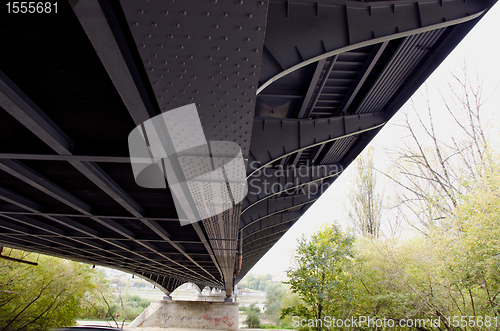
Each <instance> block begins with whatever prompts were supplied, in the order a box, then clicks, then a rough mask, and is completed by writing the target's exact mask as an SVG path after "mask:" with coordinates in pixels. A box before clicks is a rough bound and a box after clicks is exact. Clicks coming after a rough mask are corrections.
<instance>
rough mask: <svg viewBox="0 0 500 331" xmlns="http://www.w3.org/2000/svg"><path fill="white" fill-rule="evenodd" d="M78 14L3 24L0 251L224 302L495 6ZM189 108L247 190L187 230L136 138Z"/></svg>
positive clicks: (96, 7)
mask: <svg viewBox="0 0 500 331" xmlns="http://www.w3.org/2000/svg"><path fill="white" fill-rule="evenodd" d="M70 3H73V4H74V3H75V2H74V1H69V2H63V1H58V13H57V14H56V13H51V14H12V13H11V14H7V13H6V12H5V11H2V13H1V14H0V22H1V24H2V28H1V29H0V43H1V44H2V51H1V52H0V71H1V72H0V141H1V145H0V244H1V245H4V246H9V247H17V248H21V249H25V250H31V251H36V252H41V253H46V254H50V255H56V256H60V257H64V258H68V259H72V260H77V261H82V262H87V263H91V264H96V265H103V266H107V267H111V268H115V269H119V270H123V271H127V272H131V273H134V274H136V275H140V276H142V277H144V278H147V279H149V280H150V281H152V282H153V283H155V284H156V285H157V286H158V287H160V288H161V289H162V290H164V291H165V292H171V291H173V290H174V289H175V288H176V287H178V286H179V285H181V284H182V283H184V282H193V283H195V284H197V285H198V286H199V287H200V288H203V287H205V286H206V285H208V286H211V287H219V288H225V289H226V292H227V293H231V291H232V288H233V286H234V284H235V283H237V282H238V281H239V280H240V279H241V277H243V276H244V275H245V274H246V273H247V272H248V271H249V270H250V269H251V268H252V266H253V265H255V263H257V261H258V260H259V259H260V258H261V257H262V256H263V255H264V254H265V253H266V252H267V251H268V250H269V249H270V248H271V247H272V246H273V245H274V244H275V243H276V242H277V241H278V240H279V239H280V238H281V236H282V235H283V234H284V233H285V232H286V231H287V230H288V229H289V228H290V227H291V226H292V225H293V224H294V223H295V222H296V221H297V220H298V219H299V218H300V216H301V215H302V214H303V213H304V212H305V211H306V210H307V208H309V207H310V206H311V205H312V203H313V202H314V201H315V200H316V199H317V198H318V197H319V196H320V195H321V193H322V192H324V191H325V189H326V188H327V187H328V186H329V185H331V184H332V183H333V182H334V181H335V179H336V178H337V177H338V176H339V175H340V174H341V173H342V170H343V169H345V168H346V167H347V166H348V165H349V164H350V163H351V162H352V160H353V159H354V158H355V157H356V156H357V155H358V154H359V153H360V152H361V151H362V150H363V148H364V147H365V146H366V145H367V144H368V143H369V142H370V141H371V139H372V138H373V137H374V136H375V135H376V134H377V132H378V131H379V130H380V129H381V128H382V127H383V126H384V124H385V123H387V121H388V120H389V119H390V118H391V117H392V116H393V115H394V114H395V113H396V111H397V110H398V109H399V108H400V107H401V106H402V105H403V104H404V102H405V101H406V100H408V98H409V97H410V96H411V95H412V94H413V93H414V91H415V90H416V89H417V88H418V87H419V86H420V85H421V84H422V83H423V82H424V80H425V79H426V78H427V77H428V76H429V75H430V74H431V73H432V72H433V71H434V69H435V68H436V67H437V66H438V65H439V64H440V63H441V62H442V61H443V59H444V58H445V57H446V56H447V55H448V54H449V52H451V50H452V49H453V48H454V47H455V46H456V45H457V44H458V42H460V40H461V39H462V38H463V37H464V36H465V35H466V34H467V33H468V31H469V30H470V29H471V28H472V27H473V26H474V25H475V24H476V23H477V21H478V20H479V19H480V18H481V17H482V16H483V15H484V13H485V12H486V11H487V10H488V9H489V8H490V7H491V6H492V5H493V4H494V3H495V1H492V0H468V1H464V0H449V1H443V0H435V1H434V0H426V1H423V0H422V1H420V0H413V1H406V0H401V1H383V2H373V1H365V2H359V1H349V0H321V1H309V0H297V1H293V2H292V1H278V0H270V1H257V0H243V1H242V0H219V1H217V0H199V1H194V0H192V1H173V0H172V1H168V2H167V1H159V0H158V1H154V0H151V1H125V0H122V1H110V2H109V1H104V0H102V1H100V0H80V1H79V2H77V3H76V5H75V6H74V7H73V8H72V7H71V4H70ZM191 103H195V104H196V106H197V109H198V112H199V114H200V118H201V122H202V125H203V130H204V133H205V135H206V137H207V140H209V141H213V140H224V141H233V142H236V143H238V144H239V145H240V146H241V149H242V151H243V155H244V158H245V159H246V160H247V174H248V178H247V180H248V183H249V193H248V195H247V197H246V198H245V199H244V200H243V202H242V203H241V204H240V205H238V206H237V207H236V208H233V209H231V210H228V211H226V212H225V213H224V214H222V215H218V216H217V217H214V218H211V219H207V220H204V221H202V222H199V223H194V224H192V225H186V226H180V224H179V221H178V217H177V213H176V210H175V206H174V202H173V199H172V195H171V193H170V191H169V190H168V189H167V190H165V189H146V188H142V187H139V186H138V185H137V184H136V182H135V180H134V177H133V173H132V169H131V166H130V159H129V154H128V146H127V141H128V140H127V137H128V134H129V133H130V131H131V130H132V129H134V128H135V127H136V126H137V125H139V124H141V123H142V122H144V121H145V120H147V119H148V118H150V117H153V116H156V115H158V114H160V113H161V112H164V111H168V110H171V109H174V108H177V107H180V106H183V105H186V104H191ZM298 170H300V171H298ZM239 257H242V263H241V267H240V266H239V262H238V259H239Z"/></svg>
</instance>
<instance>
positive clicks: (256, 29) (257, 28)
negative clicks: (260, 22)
mask: <svg viewBox="0 0 500 331" xmlns="http://www.w3.org/2000/svg"><path fill="white" fill-rule="evenodd" d="M253 29H254V30H255V31H260V30H261V27H260V26H256V27H255V28H253Z"/></svg>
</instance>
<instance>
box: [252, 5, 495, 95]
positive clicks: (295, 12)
mask: <svg viewBox="0 0 500 331" xmlns="http://www.w3.org/2000/svg"><path fill="white" fill-rule="evenodd" d="M494 2H495V1H475V2H472V1H463V0H451V1H442V0H434V1H425V2H424V1H412V0H409V1H405V0H403V1H401V0H397V1H383V2H359V1H344V0H338V1H336V0H322V1H312V0H300V1H294V2H290V1H279V0H278V1H272V2H271V3H270V4H269V14H268V16H269V20H268V31H267V33H266V40H265V46H266V48H267V49H268V52H267V53H265V55H264V58H263V63H262V72H261V82H262V83H263V84H262V85H261V87H260V88H259V92H260V91H262V90H263V89H264V88H266V87H267V86H268V85H270V84H271V83H273V82H274V81H276V80H278V79H279V78H281V77H283V76H285V75H287V74H289V73H291V72H293V71H294V70H297V69H299V68H301V67H304V66H306V65H308V64H311V63H314V62H316V61H319V60H321V59H325V58H327V57H330V56H334V55H336V54H340V53H343V52H346V51H349V50H353V49H357V48H362V47H364V46H368V45H374V44H377V43H381V42H385V41H387V40H391V39H397V38H401V37H405V36H409V35H415V34H418V33H422V32H426V31H430V30H436V29H439V28H443V27H447V26H452V25H456V24H460V23H463V22H467V21H469V20H472V19H474V18H477V17H479V16H480V15H482V14H483V13H484V12H485V10H487V8H488V7H489V6H491V5H492V4H493V3H494ZM310 31H314V32H315V37H314V38H311V37H310V34H309V33H310ZM278 64H279V65H278Z"/></svg>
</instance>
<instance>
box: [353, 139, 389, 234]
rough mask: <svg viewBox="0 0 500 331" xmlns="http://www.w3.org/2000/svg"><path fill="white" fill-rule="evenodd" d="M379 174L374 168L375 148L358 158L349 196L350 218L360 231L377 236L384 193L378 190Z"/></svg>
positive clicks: (369, 149)
mask: <svg viewBox="0 0 500 331" xmlns="http://www.w3.org/2000/svg"><path fill="white" fill-rule="evenodd" d="M376 184H377V176H376V173H375V169H374V168H373V148H368V150H367V153H366V154H362V155H360V156H359V157H358V158H357V159H356V172H355V173H354V176H353V178H352V184H351V187H350V190H349V194H348V198H349V201H350V203H351V210H350V211H349V213H348V215H349V219H350V220H351V222H352V223H353V224H354V226H355V227H356V229H357V230H358V233H360V234H361V235H363V236H373V237H375V238H377V237H378V236H379V232H380V219H381V218H382V201H383V195H382V194H381V193H379V192H377V191H376Z"/></svg>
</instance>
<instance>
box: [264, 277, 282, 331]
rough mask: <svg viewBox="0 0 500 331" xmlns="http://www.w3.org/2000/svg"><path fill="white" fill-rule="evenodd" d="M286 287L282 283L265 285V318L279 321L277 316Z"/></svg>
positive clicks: (275, 321) (274, 321)
mask: <svg viewBox="0 0 500 331" xmlns="http://www.w3.org/2000/svg"><path fill="white" fill-rule="evenodd" d="M285 292H286V288H285V286H284V285H283V284H282V283H273V284H269V285H267V287H266V303H265V304H266V310H265V314H266V316H267V318H268V319H269V320H270V321H271V322H273V323H276V324H278V323H279V322H280V320H279V316H280V313H281V305H282V299H283V296H284V295H285Z"/></svg>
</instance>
